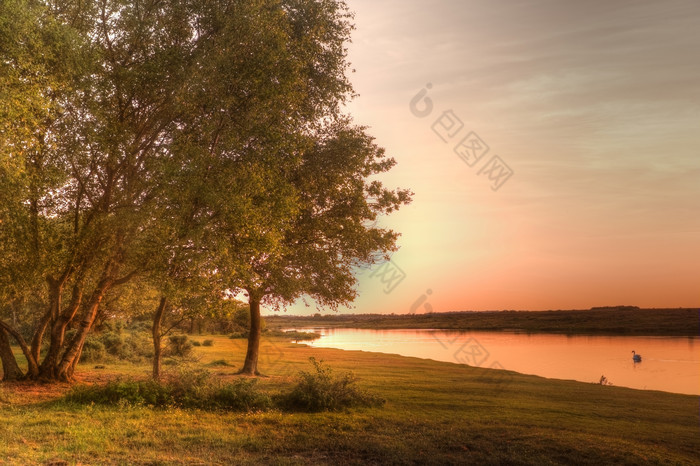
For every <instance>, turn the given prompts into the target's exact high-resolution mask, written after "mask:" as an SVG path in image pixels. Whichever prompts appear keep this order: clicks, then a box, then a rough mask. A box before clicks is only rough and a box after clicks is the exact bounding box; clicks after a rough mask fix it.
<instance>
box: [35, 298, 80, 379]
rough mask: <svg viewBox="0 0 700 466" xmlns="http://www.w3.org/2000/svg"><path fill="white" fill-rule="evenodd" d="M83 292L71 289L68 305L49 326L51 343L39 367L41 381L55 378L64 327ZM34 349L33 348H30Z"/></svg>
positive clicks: (70, 318) (77, 306)
mask: <svg viewBox="0 0 700 466" xmlns="http://www.w3.org/2000/svg"><path fill="white" fill-rule="evenodd" d="M82 297H83V292H82V290H81V289H80V288H79V287H78V286H77V285H76V286H74V287H73V295H72V298H71V302H70V305H69V306H68V307H67V308H66V309H64V310H63V312H61V313H60V314H59V315H58V316H57V318H56V319H55V320H53V321H52V326H51V334H50V336H51V343H50V345H49V349H48V351H47V352H46V357H44V361H43V362H42V363H41V366H40V367H39V377H40V378H43V379H53V378H55V377H56V366H57V365H58V360H59V356H60V352H61V349H62V348H63V343H64V339H65V335H66V327H67V326H68V324H69V323H70V322H71V321H72V320H73V318H74V317H75V314H76V313H77V312H78V309H79V308H80V302H81V301H82ZM32 349H34V348H32Z"/></svg>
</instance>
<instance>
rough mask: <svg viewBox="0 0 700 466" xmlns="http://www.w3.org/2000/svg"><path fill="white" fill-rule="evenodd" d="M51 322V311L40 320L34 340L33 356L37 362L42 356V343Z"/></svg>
mask: <svg viewBox="0 0 700 466" xmlns="http://www.w3.org/2000/svg"><path fill="white" fill-rule="evenodd" d="M50 322H51V309H49V310H47V311H46V313H45V314H44V315H43V316H42V317H41V320H39V324H38V325H37V328H36V331H35V332H34V337H33V338H32V346H31V350H30V351H31V354H32V357H33V358H34V360H35V361H39V357H40V356H41V342H42V341H43V339H44V333H46V328H47V327H48V326H49V323H50Z"/></svg>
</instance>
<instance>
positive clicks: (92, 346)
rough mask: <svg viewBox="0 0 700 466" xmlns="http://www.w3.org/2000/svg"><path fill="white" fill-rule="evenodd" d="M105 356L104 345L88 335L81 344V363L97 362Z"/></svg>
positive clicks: (95, 337)
mask: <svg viewBox="0 0 700 466" xmlns="http://www.w3.org/2000/svg"><path fill="white" fill-rule="evenodd" d="M106 356H107V351H106V350H105V345H104V343H102V341H100V339H99V337H97V336H95V335H88V336H87V338H86V339H85V343H83V352H82V353H81V354H80V361H82V362H99V361H102V360H104V358H105V357H106Z"/></svg>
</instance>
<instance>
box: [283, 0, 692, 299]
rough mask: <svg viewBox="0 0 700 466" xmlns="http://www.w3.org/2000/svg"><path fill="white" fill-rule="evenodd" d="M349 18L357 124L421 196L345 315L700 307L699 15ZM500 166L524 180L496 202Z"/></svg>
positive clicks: (438, 5)
mask: <svg viewBox="0 0 700 466" xmlns="http://www.w3.org/2000/svg"><path fill="white" fill-rule="evenodd" d="M348 5H349V6H350V8H351V9H352V10H354V11H355V12H356V18H355V22H356V25H357V30H356V31H355V33H354V41H353V44H352V45H351V47H350V60H351V61H352V64H353V68H354V69H356V72H355V73H354V74H353V75H352V76H351V80H352V81H353V83H354V85H355V89H356V91H357V92H358V93H359V94H360V97H359V98H357V99H356V100H355V101H354V102H353V103H352V104H351V105H350V107H349V111H350V112H351V114H352V115H353V116H354V117H355V120H356V122H357V123H358V124H364V125H368V126H370V127H371V129H370V133H371V134H372V135H374V136H375V137H376V138H377V142H378V143H379V144H380V145H381V146H383V147H385V148H386V149H387V153H388V154H389V155H392V156H393V157H395V158H396V160H397V161H398V165H397V166H396V167H395V169H394V170H392V172H391V173H390V174H389V175H387V176H386V177H385V178H384V180H385V181H386V182H387V184H389V185H394V186H401V187H406V188H411V189H412V190H413V191H414V192H415V193H416V194H415V197H414V202H413V204H412V205H411V206H409V207H407V208H405V209H403V210H402V211H401V212H399V213H397V214H394V215H392V216H391V217H389V218H387V219H383V220H382V221H381V224H382V225H386V226H389V227H391V228H395V229H397V230H398V231H400V232H401V233H402V237H401V239H400V246H401V249H400V251H398V252H397V253H396V254H395V255H394V256H393V259H392V262H393V263H392V264H388V265H386V266H385V269H382V270H377V269H375V270H374V271H366V272H364V273H363V274H362V275H361V280H360V283H359V286H358V290H359V292H360V296H359V298H358V300H357V302H356V308H355V309H353V310H351V311H348V310H341V312H382V313H391V312H396V313H405V312H409V311H411V309H412V306H413V308H414V309H417V312H425V310H426V309H433V310H435V311H448V310H465V309H473V310H488V309H570V308H589V307H591V306H603V305H618V304H629V305H637V306H641V307H679V306H696V307H697V306H698V305H700V292H698V290H700V286H699V284H700V272H698V265H699V264H700V157H699V155H700V154H698V152H700V136H699V135H700V131H698V130H700V60H698V59H697V56H698V46H699V45H700V28H698V27H697V25H698V24H700V3H698V2H697V1H696V0H688V1H669V2H661V3H660V2H655V1H653V0H647V1H636V2H623V1H618V2H608V1H592V2H574V1H566V2H562V1H559V0H546V1H520V2H503V3H501V2H491V1H486V0H484V1H460V0H454V1H446V0H438V1H435V2H423V1H418V0H409V1H399V0H383V1H382V2H375V1H372V0H349V1H348ZM428 83H430V84H431V89H430V90H429V91H428V93H427V94H426V96H427V97H428V98H429V99H430V101H431V102H432V112H430V113H429V114H428V115H427V116H416V115H415V114H414V112H411V110H410V108H409V103H410V102H411V100H412V99H413V98H414V96H415V95H416V94H417V93H418V92H419V91H421V90H422V89H424V87H425V86H426V84H428ZM425 104H426V102H425V101H423V100H420V105H419V107H415V106H414V108H418V110H423V109H425V108H426V107H425ZM449 110H451V111H452V113H451V115H452V117H453V119H452V120H451V121H452V122H453V123H454V124H455V126H453V127H452V131H451V133H455V134H451V133H450V131H448V129H449V128H447V127H448V126H449V125H448V124H447V123H449V121H448V120H445V119H442V120H441V119H440V117H441V116H442V115H443V114H444V112H446V111H449ZM426 112H427V111H426ZM418 113H420V112H418ZM455 117H456V118H458V119H459V120H460V121H461V123H462V124H461V125H459V124H458V123H457V122H456V120H455V119H454V118H455ZM441 123H442V126H441ZM435 125H437V126H435ZM457 129H459V131H456V130H457ZM470 132H475V133H476V134H477V135H478V136H479V137H480V138H481V140H482V141H483V142H484V143H485V144H486V145H488V147H489V150H488V152H487V153H486V154H485V155H484V156H483V158H482V159H480V160H479V161H478V162H477V163H475V164H474V166H473V167H472V166H469V165H468V164H467V163H465V162H464V161H463V160H462V159H461V158H460V157H459V156H458V155H457V154H456V153H455V152H454V149H455V147H456V146H458V143H459V142H460V141H461V140H462V138H463V137H465V136H467V134H468V133H470ZM448 133H450V134H448ZM441 135H442V136H443V137H445V138H446V139H447V142H444V141H443V140H442V139H441ZM450 136H453V137H450ZM471 140H472V138H469V139H467V141H471ZM470 147H473V146H470ZM494 155H497V156H499V157H500V160H502V161H503V162H504V163H505V164H506V165H507V166H508V167H509V168H510V169H511V170H512V172H513V175H512V176H511V177H510V178H508V179H507V180H506V181H505V183H503V184H502V185H501V186H500V187H499V188H498V190H496V191H494V190H493V189H492V187H493V184H494V183H495V182H498V181H502V180H503V178H500V179H498V178H497V179H496V181H492V180H489V179H488V177H487V176H484V173H483V172H482V174H481V175H479V171H480V170H482V171H485V172H486V175H488V171H487V170H484V167H485V166H488V164H489V163H490V162H491V160H492V157H493V156H494ZM492 174H493V175H495V174H498V172H497V171H496V172H492ZM389 266H391V267H397V268H398V269H400V270H401V272H400V273H398V272H397V271H396V270H394V272H396V273H395V275H394V276H396V277H398V276H399V275H400V276H403V277H404V278H403V280H401V281H400V282H399V281H398V279H397V280H396V281H394V282H392V283H383V282H382V278H384V279H385V280H386V281H387V282H390V280H389V278H390V277H391V276H392V275H391V274H390V273H386V274H383V272H386V271H387V268H388V267H389ZM373 272H374V273H373ZM392 286H393V288H392ZM389 288H391V289H389ZM427 290H431V292H432V293H431V294H427V293H426V291H427ZM387 291H388V292H387ZM421 298H423V299H421ZM426 304H427V305H428V306H429V307H426V306H425V305H426ZM290 312H293V313H313V312H316V309H315V308H314V307H313V306H312V307H311V308H304V306H303V305H295V306H293V307H291V308H290Z"/></svg>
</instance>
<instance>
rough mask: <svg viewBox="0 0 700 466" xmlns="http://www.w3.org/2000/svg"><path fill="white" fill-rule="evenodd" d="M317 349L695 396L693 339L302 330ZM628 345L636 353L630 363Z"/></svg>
mask: <svg viewBox="0 0 700 466" xmlns="http://www.w3.org/2000/svg"><path fill="white" fill-rule="evenodd" d="M300 330H307V331H311V330H313V331H314V332H317V333H320V334H321V335H322V336H321V338H320V339H318V340H315V341H312V342H308V344H310V345H312V346H317V347H327V348H341V349H347V350H364V351H375V352H382V353H394V354H401V355H404V356H414V357H419V358H427V359H434V360H437V361H447V362H456V363H461V364H469V365H473V366H480V367H503V368H506V369H509V370H514V371H517V372H521V373H524V374H534V375H540V376H543V377H550V378H557V379H571V380H578V381H581V382H592V383H598V382H599V381H600V380H601V376H603V375H604V376H605V378H606V380H607V381H608V382H609V383H611V384H613V385H618V386H624V387H631V388H638V389H646V390H663V391H669V392H676V393H686V394H693V395H700V351H699V350H700V348H698V346H697V345H696V342H697V340H698V338H697V337H689V338H685V337H613V336H571V335H568V336H567V335H542V334H530V335H528V334H522V333H503V332H462V331H444V330H366V329H332V328H314V329H300ZM632 350H635V351H637V352H638V353H640V354H641V355H642V356H643V358H642V362H635V361H634V360H633V358H632V353H631V352H632Z"/></svg>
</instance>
